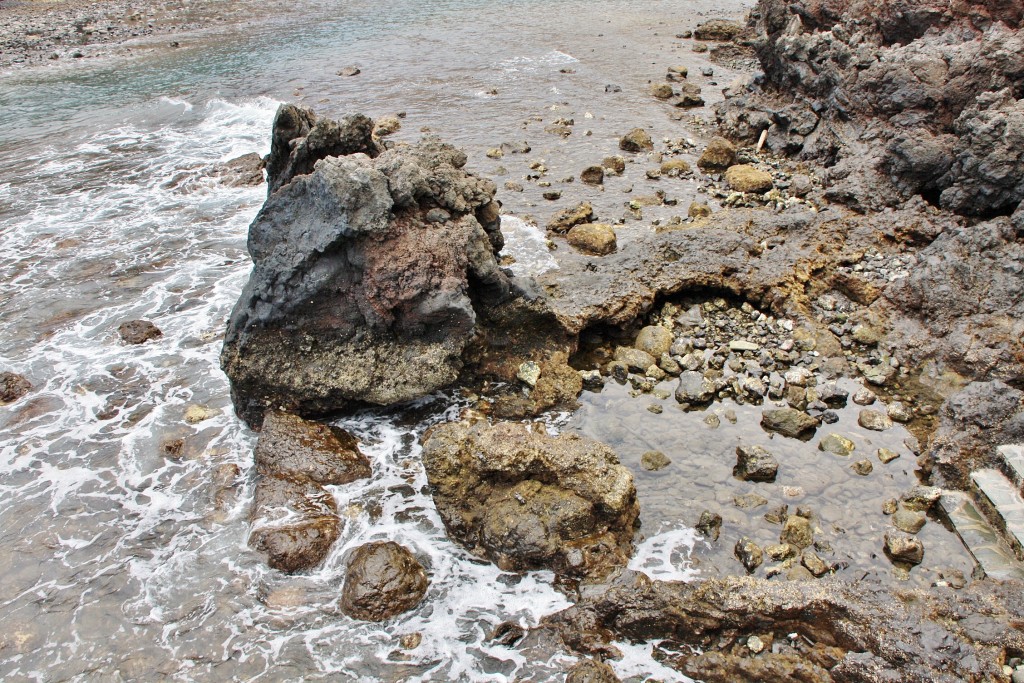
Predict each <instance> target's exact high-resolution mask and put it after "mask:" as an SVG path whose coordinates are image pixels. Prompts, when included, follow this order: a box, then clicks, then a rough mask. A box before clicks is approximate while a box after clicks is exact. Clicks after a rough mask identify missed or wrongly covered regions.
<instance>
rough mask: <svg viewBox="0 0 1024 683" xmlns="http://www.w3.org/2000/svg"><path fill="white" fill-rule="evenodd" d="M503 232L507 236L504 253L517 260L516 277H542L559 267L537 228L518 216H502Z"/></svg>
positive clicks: (514, 267) (514, 269) (513, 268)
mask: <svg viewBox="0 0 1024 683" xmlns="http://www.w3.org/2000/svg"><path fill="white" fill-rule="evenodd" d="M501 232H502V234H503V235H504V236H505V247H504V249H503V250H502V253H503V254H506V255H508V256H511V257H512V258H514V259H515V263H513V264H512V272H513V273H515V274H516V275H523V276H526V275H540V274H542V273H546V272H547V271H549V270H554V269H555V268H557V267H558V262H557V261H555V257H554V256H552V255H551V251H550V250H549V249H548V246H547V240H546V239H545V237H544V233H543V232H541V230H540V229H539V228H538V227H537V226H535V225H533V224H531V223H527V222H526V221H524V220H523V219H521V218H518V217H516V216H502V217H501Z"/></svg>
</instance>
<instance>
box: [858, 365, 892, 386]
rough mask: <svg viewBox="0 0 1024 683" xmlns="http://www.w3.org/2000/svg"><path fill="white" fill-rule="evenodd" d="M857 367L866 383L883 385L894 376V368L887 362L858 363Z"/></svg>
mask: <svg viewBox="0 0 1024 683" xmlns="http://www.w3.org/2000/svg"><path fill="white" fill-rule="evenodd" d="M857 369H858V370H860V373H861V374H862V375H864V379H865V380H867V382H868V384H874V385H875V386H878V387H881V386H885V385H886V384H888V383H889V382H890V381H891V380H892V378H893V377H895V376H896V368H894V367H893V366H892V365H890V364H889V363H878V364H877V365H869V364H867V363H858V364H857Z"/></svg>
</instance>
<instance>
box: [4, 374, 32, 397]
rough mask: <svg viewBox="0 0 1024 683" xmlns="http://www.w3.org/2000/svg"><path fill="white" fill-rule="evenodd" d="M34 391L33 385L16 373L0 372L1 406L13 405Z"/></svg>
mask: <svg viewBox="0 0 1024 683" xmlns="http://www.w3.org/2000/svg"><path fill="white" fill-rule="evenodd" d="M31 390H32V383H31V382H29V381H28V379H27V378H25V377H24V376H23V375H19V374H17V373H16V372H0V404H7V403H13V402H14V401H17V400H18V399H19V398H21V397H22V396H24V395H25V394H27V393H28V392H29V391H31Z"/></svg>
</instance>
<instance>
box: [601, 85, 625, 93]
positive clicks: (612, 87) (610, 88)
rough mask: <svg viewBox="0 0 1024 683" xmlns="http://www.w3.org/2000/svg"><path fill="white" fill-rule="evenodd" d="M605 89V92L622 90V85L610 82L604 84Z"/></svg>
mask: <svg viewBox="0 0 1024 683" xmlns="http://www.w3.org/2000/svg"><path fill="white" fill-rule="evenodd" d="M604 91H605V92H622V86H621V85H613V84H608V85H606V86H604Z"/></svg>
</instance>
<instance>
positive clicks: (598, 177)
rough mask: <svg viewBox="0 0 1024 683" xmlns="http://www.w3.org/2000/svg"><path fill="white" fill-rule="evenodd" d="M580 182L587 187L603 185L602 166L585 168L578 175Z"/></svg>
mask: <svg viewBox="0 0 1024 683" xmlns="http://www.w3.org/2000/svg"><path fill="white" fill-rule="evenodd" d="M580 181H581V182H584V183H586V184H587V185H601V184H603V183H604V166H587V167H586V168H585V169H583V171H582V172H581V173H580Z"/></svg>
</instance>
